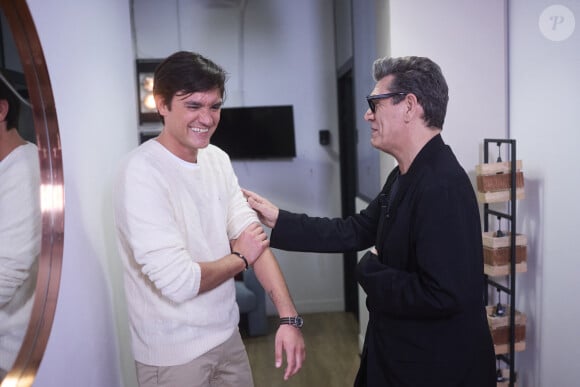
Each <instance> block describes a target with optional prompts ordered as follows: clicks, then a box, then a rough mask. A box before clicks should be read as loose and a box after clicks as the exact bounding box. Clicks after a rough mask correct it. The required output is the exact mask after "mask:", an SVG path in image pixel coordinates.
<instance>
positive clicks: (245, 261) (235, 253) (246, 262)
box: [232, 251, 248, 270]
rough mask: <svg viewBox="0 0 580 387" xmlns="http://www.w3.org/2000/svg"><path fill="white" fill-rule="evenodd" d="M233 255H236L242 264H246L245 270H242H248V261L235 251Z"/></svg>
mask: <svg viewBox="0 0 580 387" xmlns="http://www.w3.org/2000/svg"><path fill="white" fill-rule="evenodd" d="M232 254H233V255H237V256H238V257H240V258H242V259H243V260H244V263H245V264H246V268H245V269H244V270H248V260H247V259H246V257H244V256H243V255H242V254H240V253H238V252H237V251H232Z"/></svg>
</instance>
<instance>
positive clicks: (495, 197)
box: [477, 188, 526, 203]
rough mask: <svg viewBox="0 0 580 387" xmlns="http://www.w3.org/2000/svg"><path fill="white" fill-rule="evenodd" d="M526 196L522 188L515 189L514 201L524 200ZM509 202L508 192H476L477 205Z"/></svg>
mask: <svg viewBox="0 0 580 387" xmlns="http://www.w3.org/2000/svg"><path fill="white" fill-rule="evenodd" d="M525 197H526V194H525V192H524V189H523V188H516V200H522V199H525ZM509 200H510V191H509V190H506V191H497V192H477V201H478V202H479V203H503V202H508V201H509Z"/></svg>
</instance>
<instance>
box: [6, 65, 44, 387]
mask: <svg viewBox="0 0 580 387" xmlns="http://www.w3.org/2000/svg"><path fill="white" fill-rule="evenodd" d="M0 81H1V82H0V214H1V216H0V378H2V379H3V378H4V376H6V374H7V372H8V371H9V370H10V369H11V368H12V365H13V364H14V360H15V359H16V356H17V355H18V352H19V351H20V347H21V345H22V342H23V340H24V335H25V333H26V328H27V327H28V321H29V319H30V312H31V310H32V303H33V299H34V298H33V295H34V288H35V286H36V271H37V268H38V254H39V253H40V236H41V215H40V169H39V162H38V149H37V147H36V145H35V144H33V143H31V142H28V141H26V140H25V139H24V138H23V137H22V136H21V135H20V133H19V130H18V121H19V120H18V118H19V116H20V114H19V110H20V101H19V99H18V98H17V97H16V94H15V93H17V91H16V89H14V88H13V87H12V85H10V84H7V83H5V82H8V79H6V77H4V76H0Z"/></svg>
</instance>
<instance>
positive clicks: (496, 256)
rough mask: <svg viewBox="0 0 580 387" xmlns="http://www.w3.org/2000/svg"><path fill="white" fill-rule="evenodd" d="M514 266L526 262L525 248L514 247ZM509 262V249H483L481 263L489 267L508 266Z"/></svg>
mask: <svg viewBox="0 0 580 387" xmlns="http://www.w3.org/2000/svg"><path fill="white" fill-rule="evenodd" d="M515 249H516V257H515V258H516V264H518V263H522V262H526V260H527V248H526V246H519V245H516V248H515ZM510 260H511V248H510V247H499V248H496V249H492V248H490V247H486V246H484V247H483V263H484V264H486V265H490V266H505V265H509V263H510Z"/></svg>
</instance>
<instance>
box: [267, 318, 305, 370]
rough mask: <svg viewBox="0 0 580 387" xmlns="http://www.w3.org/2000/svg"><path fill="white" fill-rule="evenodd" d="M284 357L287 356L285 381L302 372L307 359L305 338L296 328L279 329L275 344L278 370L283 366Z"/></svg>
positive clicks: (282, 327) (285, 327)
mask: <svg viewBox="0 0 580 387" xmlns="http://www.w3.org/2000/svg"><path fill="white" fill-rule="evenodd" d="M283 355H286V369H285V370H284V380H288V379H290V378H291V377H292V376H294V375H296V374H297V373H298V371H300V369H301V368H302V363H303V362H304V359H305V358H306V351H305V349H304V338H303V337H302V333H301V332H300V331H299V330H298V329H296V328H294V327H290V326H281V327H280V328H279V329H278V333H277V335H276V344H275V361H276V368H280V367H281V366H282V361H283V359H282V356H283Z"/></svg>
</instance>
